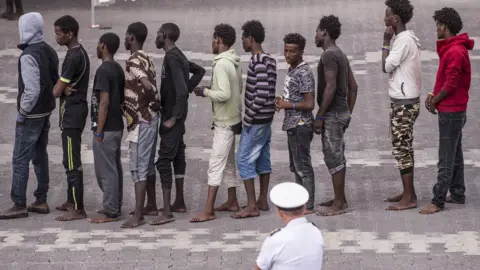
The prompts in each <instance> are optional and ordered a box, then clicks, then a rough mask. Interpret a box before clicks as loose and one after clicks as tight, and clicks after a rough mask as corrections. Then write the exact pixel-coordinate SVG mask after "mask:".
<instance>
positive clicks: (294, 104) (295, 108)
mask: <svg viewBox="0 0 480 270" xmlns="http://www.w3.org/2000/svg"><path fill="white" fill-rule="evenodd" d="M292 108H293V110H294V111H296V110H297V102H295V101H293V102H292Z"/></svg>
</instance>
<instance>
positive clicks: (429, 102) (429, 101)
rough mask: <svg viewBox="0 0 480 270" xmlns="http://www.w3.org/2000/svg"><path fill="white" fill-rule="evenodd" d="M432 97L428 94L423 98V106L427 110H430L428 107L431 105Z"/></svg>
mask: <svg viewBox="0 0 480 270" xmlns="http://www.w3.org/2000/svg"><path fill="white" fill-rule="evenodd" d="M432 99H433V96H432V95H430V94H428V96H427V98H426V99H425V108H426V109H427V111H430V107H431V106H432Z"/></svg>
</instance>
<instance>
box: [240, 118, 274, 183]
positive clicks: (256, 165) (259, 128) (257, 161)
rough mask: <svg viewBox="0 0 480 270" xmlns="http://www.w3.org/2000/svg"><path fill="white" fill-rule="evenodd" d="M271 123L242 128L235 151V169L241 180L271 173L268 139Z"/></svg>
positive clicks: (270, 135) (270, 133) (270, 132)
mask: <svg viewBox="0 0 480 270" xmlns="http://www.w3.org/2000/svg"><path fill="white" fill-rule="evenodd" d="M271 137H272V123H268V124H263V125H252V126H250V127H249V128H245V127H244V128H243V130H242V135H241V137H240V143H239V145H238V151H237V156H236V159H237V169H238V173H239V174H240V178H241V179H242V180H249V179H252V178H255V177H257V175H262V174H268V173H271V172H272V166H271V164H270V139H271Z"/></svg>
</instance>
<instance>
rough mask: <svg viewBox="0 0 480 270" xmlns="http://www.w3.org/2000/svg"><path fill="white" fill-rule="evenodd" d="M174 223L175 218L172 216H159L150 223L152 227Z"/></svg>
mask: <svg viewBox="0 0 480 270" xmlns="http://www.w3.org/2000/svg"><path fill="white" fill-rule="evenodd" d="M174 221H175V218H174V217H173V215H172V214H170V215H168V216H164V215H161V216H158V217H157V218H156V219H155V220H153V221H152V222H150V225H153V226H157V225H163V224H167V223H170V222H174Z"/></svg>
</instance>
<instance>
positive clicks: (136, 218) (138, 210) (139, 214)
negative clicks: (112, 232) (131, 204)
mask: <svg viewBox="0 0 480 270" xmlns="http://www.w3.org/2000/svg"><path fill="white" fill-rule="evenodd" d="M146 192H147V181H140V182H137V183H135V214H134V215H133V217H131V218H130V219H129V220H127V222H125V223H123V225H122V228H129V229H131V228H135V227H138V226H141V225H143V224H145V219H144V217H143V204H144V203H145V193H146Z"/></svg>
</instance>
